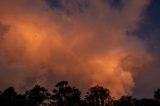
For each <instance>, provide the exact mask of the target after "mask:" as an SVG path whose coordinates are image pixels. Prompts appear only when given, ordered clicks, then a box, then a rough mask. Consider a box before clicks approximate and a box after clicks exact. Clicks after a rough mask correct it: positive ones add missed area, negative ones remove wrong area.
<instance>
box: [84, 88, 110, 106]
mask: <svg viewBox="0 0 160 106" xmlns="http://www.w3.org/2000/svg"><path fill="white" fill-rule="evenodd" d="M85 99H86V101H87V102H88V104H89V105H90V106H105V104H108V103H109V101H110V99H111V98H110V91H109V90H108V89H106V88H103V87H99V86H95V87H92V88H90V89H89V90H88V92H87V96H86V97H85Z"/></svg>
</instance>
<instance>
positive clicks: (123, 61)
mask: <svg viewBox="0 0 160 106" xmlns="http://www.w3.org/2000/svg"><path fill="white" fill-rule="evenodd" d="M123 2H124V4H125V5H124V6H123V8H121V9H116V8H112V7H111V5H110V3H108V2H106V3H104V0H92V1H90V0H89V1H88V5H87V6H86V7H85V9H84V10H83V11H81V8H79V6H80V7H81V6H83V5H79V3H80V4H81V3H82V4H84V3H85V1H83V0H82V1H81V0H77V1H75V0H71V1H66V0H62V2H61V4H62V8H63V9H62V10H59V9H53V8H51V7H50V6H49V4H47V3H46V1H44V0H34V1H32V0H17V1H14V2H10V1H9V0H2V2H1V4H0V8H1V9H0V14H1V16H0V21H1V22H2V23H4V24H7V25H9V26H10V29H9V30H8V31H7V33H5V34H4V39H3V41H2V42H1V45H0V46H1V50H2V51H1V52H0V54H3V55H0V58H3V59H2V60H1V64H0V69H1V70H2V71H0V75H2V76H1V77H0V78H1V82H2V83H0V84H1V85H0V86H1V89H3V88H4V87H6V86H8V85H14V86H16V87H17V88H18V89H19V90H21V89H24V88H27V87H30V86H33V85H34V84H41V85H44V86H46V87H48V88H49V89H51V88H53V86H54V84H55V83H56V82H57V81H60V80H68V81H70V82H71V84H73V85H76V86H78V87H79V88H80V89H81V90H83V91H85V90H86V89H88V88H89V87H90V86H92V85H97V84H99V85H102V86H105V87H107V88H109V89H110V90H111V93H112V95H113V96H116V97H119V96H121V95H127V94H131V93H132V88H133V87H134V79H133V76H134V69H135V68H141V67H143V65H145V64H149V63H150V61H152V57H151V55H150V53H149V52H148V51H147V46H146V45H145V43H144V42H143V41H142V40H141V39H139V38H138V37H136V36H128V35H127V32H129V31H133V30H134V29H135V28H136V27H137V26H138V23H139V21H140V20H141V19H142V16H141V12H142V11H143V9H144V8H145V7H146V5H147V4H148V2H147V1H146V0H141V1H139V0H130V1H128V0H124V1H123ZM11 10H12V11H11ZM8 78H10V79H8Z"/></svg>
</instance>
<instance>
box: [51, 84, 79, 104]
mask: <svg viewBox="0 0 160 106" xmlns="http://www.w3.org/2000/svg"><path fill="white" fill-rule="evenodd" d="M80 98H81V92H80V91H79V90H78V89H77V88H75V87H71V86H70V85H69V84H68V82H67V81H61V82H59V83H57V84H56V89H54V90H53V95H52V100H53V103H54V104H57V106H79V103H80Z"/></svg>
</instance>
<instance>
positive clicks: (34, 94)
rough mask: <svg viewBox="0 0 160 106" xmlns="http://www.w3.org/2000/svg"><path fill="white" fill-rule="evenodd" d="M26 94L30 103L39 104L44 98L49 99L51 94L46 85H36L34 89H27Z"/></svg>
mask: <svg viewBox="0 0 160 106" xmlns="http://www.w3.org/2000/svg"><path fill="white" fill-rule="evenodd" d="M25 96H26V99H27V101H28V102H29V103H30V105H33V106H39V105H40V104H41V103H42V102H43V101H44V100H46V99H49V96H50V94H49V93H48V91H47V89H45V88H44V87H40V86H39V85H36V86H35V87H34V88H33V89H31V90H29V91H27V92H26V94H25Z"/></svg>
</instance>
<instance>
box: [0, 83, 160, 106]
mask: <svg viewBox="0 0 160 106" xmlns="http://www.w3.org/2000/svg"><path fill="white" fill-rule="evenodd" d="M0 106H160V89H157V90H156V91H155V92H154V98H142V99H136V98H133V97H131V96H122V97H121V98H120V99H118V100H115V99H114V98H113V97H112V96H111V95H110V91H109V90H108V89H107V88H104V87H100V86H94V87H91V88H90V89H89V90H88V92H87V94H86V96H85V98H84V99H82V98H81V92H80V91H79V90H78V89H77V88H76V87H72V86H70V85H69V84H68V82H67V81H61V82H59V83H57V84H56V86H55V89H53V92H52V93H51V94H50V93H49V92H48V91H47V89H45V88H44V87H41V86H39V85H36V86H35V87H34V88H32V89H31V90H27V91H26V93H25V94H18V93H17V92H16V91H15V90H14V88H13V87H9V88H7V89H5V90H4V91H3V92H1V91H0Z"/></svg>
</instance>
